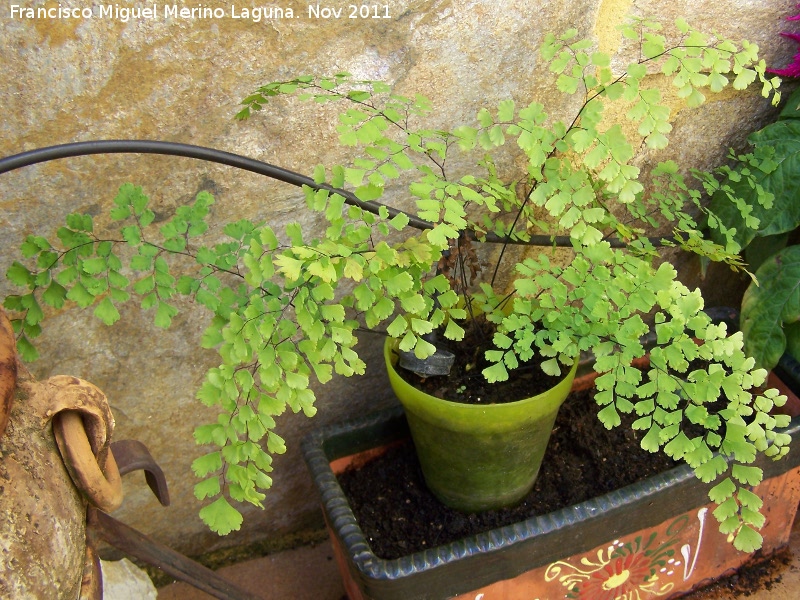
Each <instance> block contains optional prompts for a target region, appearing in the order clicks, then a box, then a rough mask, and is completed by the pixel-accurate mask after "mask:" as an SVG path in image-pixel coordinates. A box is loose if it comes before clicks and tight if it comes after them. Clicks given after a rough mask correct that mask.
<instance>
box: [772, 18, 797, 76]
mask: <svg viewBox="0 0 800 600" xmlns="http://www.w3.org/2000/svg"><path fill="white" fill-rule="evenodd" d="M797 6H798V8H800V4H798V5H797ZM786 20H787V21H800V14H799V15H794V16H792V17H786ZM781 35H782V36H783V37H787V38H789V39H792V40H794V41H795V42H797V43H798V45H800V34H797V33H781ZM767 73H772V74H773V75H779V76H781V77H800V52H798V53H797V54H795V55H794V59H793V60H792V62H791V63H790V64H789V65H788V66H786V67H785V68H783V69H767Z"/></svg>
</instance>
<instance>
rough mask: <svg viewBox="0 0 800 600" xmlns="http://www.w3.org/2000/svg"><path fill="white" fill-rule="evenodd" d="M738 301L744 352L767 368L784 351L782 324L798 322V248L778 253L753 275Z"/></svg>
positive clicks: (799, 300)
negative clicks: (756, 281) (740, 301)
mask: <svg viewBox="0 0 800 600" xmlns="http://www.w3.org/2000/svg"><path fill="white" fill-rule="evenodd" d="M756 278H757V279H758V285H756V284H755V283H752V284H750V287H748V288H747V291H746V292H745V295H744V298H743V299H742V312H741V319H740V320H741V328H742V332H743V333H744V338H745V352H746V353H747V354H748V355H750V356H752V357H753V358H755V359H756V365H757V366H758V367H761V368H765V369H771V368H772V367H774V366H775V365H776V364H777V363H778V360H779V359H780V357H781V355H782V354H783V351H784V350H785V348H786V337H785V335H784V331H783V327H784V325H787V324H791V323H795V322H797V321H798V320H800V246H790V247H789V248H786V249H785V250H783V251H781V252H779V253H778V254H776V255H775V256H773V257H772V258H771V259H769V260H768V261H767V262H765V263H764V264H763V265H761V268H759V269H758V271H757V272H756Z"/></svg>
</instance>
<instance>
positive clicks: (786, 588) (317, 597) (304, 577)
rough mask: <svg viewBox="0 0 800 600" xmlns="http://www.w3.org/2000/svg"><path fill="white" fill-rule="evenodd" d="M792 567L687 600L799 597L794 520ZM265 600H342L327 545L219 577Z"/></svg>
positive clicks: (175, 597) (184, 592)
mask: <svg viewBox="0 0 800 600" xmlns="http://www.w3.org/2000/svg"><path fill="white" fill-rule="evenodd" d="M789 553H790V555H789V558H790V560H789V562H788V564H786V565H782V566H780V567H779V568H777V569H776V570H775V571H774V572H772V573H770V574H769V576H767V577H765V578H764V580H763V581H762V582H760V584H759V586H758V587H757V588H756V589H753V590H748V591H746V592H741V593H738V594H737V593H734V592H730V591H728V590H727V589H719V588H720V587H721V586H716V587H715V588H712V589H709V590H700V591H697V592H695V593H693V594H691V595H689V596H684V598H685V599H686V600H738V599H740V598H747V599H748V600H795V599H796V598H798V597H800V519H797V520H795V524H794V529H793V531H792V536H791V540H790V549H789ZM218 572H219V573H220V574H221V575H223V576H224V577H226V578H228V579H230V580H231V581H235V582H236V583H237V584H239V585H241V586H242V587H244V588H246V589H248V590H250V591H253V592H254V593H257V594H261V595H260V596H259V597H261V598H263V599H264V600H289V599H291V600H344V598H345V595H344V589H343V587H342V584H341V581H340V579H339V574H338V571H337V570H336V562H335V561H334V559H333V553H332V552H331V547H330V544H329V543H328V542H325V543H322V544H318V545H316V546H307V547H304V548H298V549H295V550H289V551H286V552H280V553H277V554H272V555H269V556H265V557H262V558H257V559H253V560H248V561H245V562H241V563H238V564H235V565H231V566H229V567H224V568H222V569H220V570H219V571H218ZM158 600H213V598H212V596H209V595H207V594H205V593H203V592H200V591H199V590H196V589H194V588H192V587H190V586H188V585H187V584H185V583H173V584H170V585H167V586H165V587H162V588H161V589H159V591H158Z"/></svg>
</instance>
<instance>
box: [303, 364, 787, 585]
mask: <svg viewBox="0 0 800 600" xmlns="http://www.w3.org/2000/svg"><path fill="white" fill-rule="evenodd" d="M776 371H781V372H783V373H789V374H790V375H792V374H794V375H796V376H797V375H800V364H798V363H797V362H796V361H793V359H789V360H787V361H784V360H782V361H781V365H780V366H779V368H778V369H776ZM783 381H784V382H785V383H787V385H788V386H789V387H790V389H792V391H793V392H795V393H796V394H797V390H796V389H795V388H796V387H800V377H798V378H797V379H795V378H794V377H791V376H789V377H785V378H784V379H783ZM405 427H407V426H406V424H405V418H404V413H403V410H402V408H401V407H397V408H393V409H389V410H385V411H382V412H378V413H374V414H371V415H367V416H365V417H363V418H360V419H356V420H353V421H349V422H346V423H341V424H335V425H331V426H327V427H324V428H321V429H319V430H317V431H315V432H313V433H311V434H310V435H309V436H307V437H306V439H305V440H304V441H303V455H304V458H305V461H306V463H307V465H308V468H309V470H310V472H311V474H312V477H313V479H314V481H315V483H316V486H317V487H318V489H319V492H320V494H321V498H322V503H323V507H324V511H325V513H326V518H327V519H328V522H329V526H330V527H331V529H332V530H333V531H334V532H335V534H336V535H337V537H338V538H339V540H340V542H341V544H342V546H343V549H344V551H345V553H346V554H347V555H348V556H349V557H350V558H351V559H352V560H353V562H354V564H355V566H356V568H357V569H358V571H359V572H360V573H361V574H362V575H363V576H364V577H366V578H368V579H371V580H376V581H381V580H383V581H391V580H399V579H402V578H404V577H409V576H411V575H414V574H418V573H420V572H422V571H424V570H430V569H435V568H437V567H443V566H445V565H452V564H455V563H458V562H460V561H466V560H468V559H470V558H473V557H476V556H478V555H485V554H487V553H502V552H505V551H508V550H510V549H511V548H513V547H515V546H517V545H519V544H523V543H526V542H531V541H532V540H534V539H536V540H537V541H539V540H542V539H543V538H546V537H547V536H548V535H552V534H556V533H558V532H559V531H561V530H563V529H565V528H570V527H572V526H576V525H580V524H584V525H588V524H590V523H592V522H593V521H595V520H598V519H601V518H603V517H604V515H607V514H608V513H616V512H622V513H624V514H626V515H631V516H632V517H634V518H631V519H627V518H626V519H624V520H623V521H624V523H625V526H626V529H624V530H620V531H617V532H615V533H614V534H613V535H615V536H619V535H624V534H627V533H632V532H635V531H638V530H639V529H642V528H643V527H642V524H641V523H640V522H638V521H637V520H636V518H635V516H634V515H635V513H636V512H637V511H633V510H631V509H632V508H633V507H634V506H636V505H641V504H642V503H649V502H650V501H651V500H652V499H653V498H655V497H657V496H658V495H659V494H660V493H661V492H662V491H663V490H665V489H667V488H672V487H676V486H683V487H682V488H681V489H682V490H684V489H686V490H688V493H686V494H685V495H683V492H682V495H681V499H682V500H685V501H686V503H685V505H684V506H685V509H686V510H691V509H692V508H696V507H698V506H702V505H704V504H706V503H707V502H708V499H707V496H706V490H707V486H706V485H705V484H703V483H702V482H700V481H699V480H697V479H696V478H695V477H694V474H693V472H692V470H691V469H690V468H689V467H688V466H687V465H681V466H678V467H676V468H674V469H671V470H669V471H665V472H663V473H661V474H659V475H655V476H653V477H650V478H648V479H646V480H644V481H641V482H638V483H635V484H632V485H629V486H626V487H623V488H620V489H618V490H615V491H613V492H610V493H608V494H605V495H603V496H599V497H597V498H593V499H590V500H587V501H585V502H582V503H579V504H576V505H573V506H569V507H566V508H562V509H559V510H557V511H554V512H552V513H548V514H545V515H539V516H536V517H531V518H529V519H527V520H525V521H520V522H518V523H514V524H512V525H507V526H504V527H500V528H496V529H493V530H490V531H487V532H484V533H480V534H477V535H474V536H471V537H468V538H464V539H462V540H459V541H456V542H453V543H450V544H446V545H442V546H438V547H434V548H430V549H426V550H424V551H420V552H416V553H413V554H409V555H407V556H403V557H401V558H397V559H390V560H387V559H382V558H379V557H377V556H376V555H375V554H374V553H373V552H372V550H371V549H370V547H369V543H368V541H367V539H366V537H365V535H364V533H363V531H362V530H361V528H360V526H359V525H358V522H357V521H356V518H355V515H354V514H353V512H352V510H351V509H350V507H349V505H348V501H347V498H346V496H345V494H344V492H343V491H342V489H341V487H340V486H339V483H338V480H337V478H336V475H335V474H334V473H333V471H332V470H331V466H330V462H332V461H333V460H336V459H337V458H342V457H344V456H348V455H350V454H355V453H358V452H361V451H363V450H367V449H369V448H371V447H377V446H380V445H382V444H385V443H387V442H389V441H392V440H393V439H401V438H403V437H406V436H405V435H403V428H405ZM398 429H399V430H400V433H398ZM405 431H406V432H407V429H406V430H405ZM364 432H366V433H367V436H366V437H367V438H368V442H360V446H359V447H357V448H354V449H351V450H348V449H346V448H345V446H344V444H345V443H347V442H349V441H351V440H352V439H355V438H356V437H358V436H359V435H361V434H363V433H364ZM785 432H786V433H788V434H790V435H792V437H793V438H798V437H800V417H795V418H793V419H792V421H791V423H790V425H789V427H788V428H787V429H786V430H785ZM337 446H339V448H338V449H337ZM760 461H761V462H759V463H757V464H758V465H759V466H761V467H762V468H763V469H764V477H765V479H767V478H769V477H773V476H775V475H777V474H780V473H783V472H785V471H788V470H789V469H791V468H793V467H795V466H797V465H800V448H797V444H796V443H794V441H793V443H792V445H791V451H790V453H789V455H787V456H785V457H784V458H782V459H781V460H779V461H772V460H769V459H764V457H760ZM606 541H608V540H607V539H606V540H601V541H600V542H599V543H604V542H606ZM597 545H598V544H597V543H595V541H594V540H593V539H591V537H589V538H586V539H581V540H576V541H575V542H574V548H573V547H572V546H564V547H562V548H561V549H562V550H563V553H562V554H561V557H565V556H571V555H574V554H577V553H580V552H586V551H589V550H591V549H592V548H594V547H596V546H597ZM545 562H547V560H543V561H542V564H544V563H545Z"/></svg>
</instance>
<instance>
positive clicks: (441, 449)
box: [384, 339, 578, 512]
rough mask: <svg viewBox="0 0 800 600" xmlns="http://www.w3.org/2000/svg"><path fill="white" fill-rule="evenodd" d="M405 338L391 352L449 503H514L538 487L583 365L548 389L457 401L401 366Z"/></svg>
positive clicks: (414, 429)
mask: <svg viewBox="0 0 800 600" xmlns="http://www.w3.org/2000/svg"><path fill="white" fill-rule="evenodd" d="M396 344H397V341H396V340H392V339H389V340H387V342H386V344H385V346H384V358H385V359H386V367H387V369H388V372H389V382H390V383H391V385H392V389H393V390H394V392H395V394H396V395H397V397H398V399H399V400H400V402H401V404H402V405H403V408H404V409H405V413H406V418H407V420H408V425H409V428H410V430H411V437H412V439H413V440H414V446H415V447H416V451H417V456H418V457H419V462H420V465H421V467H422V472H423V475H424V477H425V482H426V483H427V485H428V487H429V488H430V490H431V491H432V492H433V493H434V494H435V495H436V497H437V498H439V500H440V501H441V502H443V503H444V504H446V505H448V506H450V507H452V508H455V509H458V510H461V511H464V512H478V511H483V510H490V509H495V508H503V507H506V506H512V505H514V504H516V503H517V502H519V501H520V500H521V499H522V498H523V497H524V496H525V495H526V494H527V493H528V492H529V491H530V490H531V488H532V487H533V484H534V481H535V480H536V476H537V474H538V473H539V467H540V466H541V463H542V458H543V456H544V452H545V449H546V447H547V442H548V440H549V439H550V431H551V430H552V428H553V423H554V422H555V419H556V415H557V414H558V409H559V408H560V407H561V404H562V403H563V402H564V400H565V399H566V397H567V395H568V394H569V391H570V387H571V386H572V380H573V378H574V377H575V372H576V370H577V368H578V362H577V361H576V362H575V365H573V367H572V369H571V370H570V371H569V373H568V374H567V375H566V377H564V379H562V380H561V382H559V383H558V384H557V385H556V386H555V387H553V388H551V389H550V390H548V391H547V392H545V393H543V394H539V395H538V396H534V397H532V398H527V399H525V400H519V401H517V402H508V403H504V404H488V405H477V404H463V403H459V402H450V401H447V400H442V399H440V398H436V397H434V396H430V395H428V394H426V393H425V392H422V391H420V390H419V389H417V388H415V387H414V386H412V385H411V384H409V383H408V382H406V381H405V380H404V379H403V378H402V377H401V376H400V375H399V374H398V373H397V371H396V370H395V368H394V364H395V363H396V362H397V354H396V352H395V351H394V349H395V348H396Z"/></svg>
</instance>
